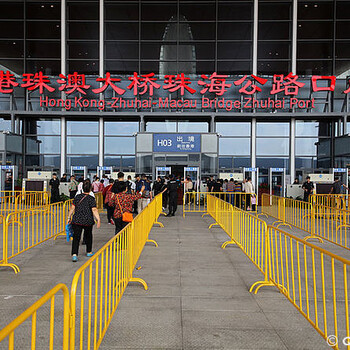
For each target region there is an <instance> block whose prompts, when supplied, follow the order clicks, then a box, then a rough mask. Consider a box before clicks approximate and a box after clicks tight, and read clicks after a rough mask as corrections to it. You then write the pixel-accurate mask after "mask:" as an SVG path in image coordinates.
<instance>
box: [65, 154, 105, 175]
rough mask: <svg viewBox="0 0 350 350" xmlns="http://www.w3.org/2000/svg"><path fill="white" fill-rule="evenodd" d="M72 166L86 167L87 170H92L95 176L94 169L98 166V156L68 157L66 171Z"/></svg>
mask: <svg viewBox="0 0 350 350" xmlns="http://www.w3.org/2000/svg"><path fill="white" fill-rule="evenodd" d="M72 165H78V166H79V165H85V166H87V167H88V170H92V171H93V172H94V173H95V174H96V168H97V166H98V155H97V154H96V155H91V156H68V157H67V169H70V167H71V166H72Z"/></svg>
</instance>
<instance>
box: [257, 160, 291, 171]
mask: <svg viewBox="0 0 350 350" xmlns="http://www.w3.org/2000/svg"><path fill="white" fill-rule="evenodd" d="M256 165H257V167H259V169H260V168H261V169H269V168H285V169H286V170H288V169H289V158H277V157H274V158H268V157H264V158H256Z"/></svg>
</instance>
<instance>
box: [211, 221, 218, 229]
mask: <svg viewBox="0 0 350 350" xmlns="http://www.w3.org/2000/svg"><path fill="white" fill-rule="evenodd" d="M214 226H220V225H219V224H218V223H217V222H214V223H213V224H211V225H210V226H209V230H210V229H211V228H212V227H214Z"/></svg>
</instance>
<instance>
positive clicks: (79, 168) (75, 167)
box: [72, 166, 85, 170]
mask: <svg viewBox="0 0 350 350" xmlns="http://www.w3.org/2000/svg"><path fill="white" fill-rule="evenodd" d="M72 169H73V170H84V169H85V167H84V166H73V167H72Z"/></svg>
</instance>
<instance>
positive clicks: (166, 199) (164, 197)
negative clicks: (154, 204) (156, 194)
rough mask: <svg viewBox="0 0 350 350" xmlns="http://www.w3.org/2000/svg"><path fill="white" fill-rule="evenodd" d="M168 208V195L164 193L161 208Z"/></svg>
mask: <svg viewBox="0 0 350 350" xmlns="http://www.w3.org/2000/svg"><path fill="white" fill-rule="evenodd" d="M167 206H168V194H167V193H166V192H164V193H163V208H164V209H166V207H167Z"/></svg>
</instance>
